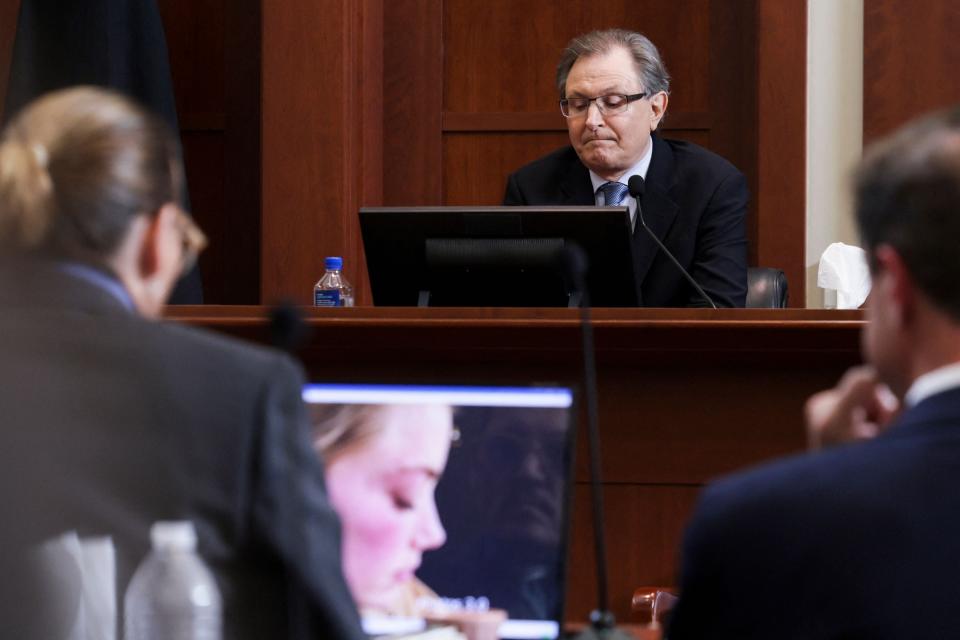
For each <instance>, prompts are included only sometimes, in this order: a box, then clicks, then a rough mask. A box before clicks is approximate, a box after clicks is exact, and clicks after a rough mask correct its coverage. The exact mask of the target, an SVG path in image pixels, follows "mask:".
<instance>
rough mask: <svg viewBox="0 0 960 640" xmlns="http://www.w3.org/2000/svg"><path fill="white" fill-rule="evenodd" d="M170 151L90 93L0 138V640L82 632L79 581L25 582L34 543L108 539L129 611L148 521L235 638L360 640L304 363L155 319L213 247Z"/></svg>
mask: <svg viewBox="0 0 960 640" xmlns="http://www.w3.org/2000/svg"><path fill="white" fill-rule="evenodd" d="M174 140H175V139H174V138H173V137H172V133H171V131H170V130H169V129H168V128H167V126H166V125H165V124H164V123H163V122H161V121H160V120H158V119H157V118H155V117H154V116H151V115H149V114H147V113H145V112H144V111H143V110H142V109H140V108H139V107H138V106H136V105H135V104H133V103H132V102H131V101H129V100H128V99H126V98H123V97H121V96H119V95H117V94H113V93H109V92H106V91H103V90H98V89H92V88H79V89H71V90H66V91H62V92H58V93H54V94H51V95H49V96H47V97H45V98H41V99H40V100H39V101H37V102H34V103H32V104H31V105H29V106H27V107H26V108H25V109H24V110H23V111H22V112H21V113H20V114H19V115H18V116H17V117H16V118H15V119H14V120H13V121H12V122H11V124H10V125H9V126H8V127H7V129H6V130H5V132H4V136H3V138H2V140H0V415H2V417H0V425H2V428H0V505H3V509H4V514H3V517H2V525H0V570H2V575H3V579H2V580H0V629H2V631H0V636H3V637H5V638H6V637H10V638H46V637H50V638H62V637H66V634H65V629H68V628H70V627H71V626H72V624H73V623H74V621H75V620H76V619H77V615H78V614H77V608H76V606H77V605H76V602H77V597H78V593H77V592H76V591H77V590H76V589H75V588H74V589H71V586H73V587H76V586H77V585H76V584H75V583H70V582H69V581H67V580H65V577H66V576H69V575H70V572H69V571H66V572H64V573H63V574H61V575H62V576H63V577H64V578H63V579H59V580H58V581H57V582H58V584H57V586H56V588H55V589H54V590H53V591H49V590H47V591H45V592H42V593H40V594H39V595H38V594H37V593H35V592H31V591H30V590H29V589H28V585H29V584H30V583H29V582H28V581H21V580H18V579H16V578H13V577H11V575H19V574H15V573H13V574H12V573H11V572H10V571H8V569H10V570H16V569H21V570H23V569H24V568H23V567H22V566H18V563H17V562H16V561H17V560H18V558H19V553H18V552H19V550H20V549H23V548H26V547H29V546H32V545H34V544H35V543H36V542H38V541H41V540H45V539H49V538H51V537H53V536H56V535H58V534H60V533H61V532H64V531H67V530H76V531H77V532H78V533H79V534H80V535H82V536H85V535H94V536H111V537H112V538H113V541H114V544H115V546H116V551H117V586H118V589H119V590H120V594H119V595H120V596H121V598H120V602H121V603H122V601H123V600H122V595H123V590H124V589H125V588H126V585H127V583H128V581H129V578H130V576H131V574H132V573H133V570H134V569H135V568H136V565H137V563H138V562H139V561H140V560H141V558H143V557H144V556H145V555H146V553H147V551H148V549H149V544H148V533H149V530H150V526H151V523H153V522H155V521H157V520H180V519H185V520H191V521H193V522H194V524H195V526H196V528H197V533H198V538H199V551H200V553H201V554H202V555H203V557H204V558H205V559H206V560H207V562H208V563H209V565H210V567H211V569H212V570H213V572H214V574H215V576H216V578H217V582H218V584H219V586H220V590H221V591H222V594H223V601H224V638H237V639H239V638H250V639H260V638H322V637H330V638H357V639H359V638H362V637H364V636H363V634H362V632H361V630H360V624H359V616H358V614H357V611H356V608H355V605H354V603H353V601H352V599H351V597H350V593H349V591H348V589H347V586H346V583H345V581H344V578H343V575H342V573H341V566H340V529H339V523H338V520H337V517H336V515H335V514H334V512H333V510H332V509H331V507H330V505H329V503H328V501H327V495H326V491H325V488H324V483H323V470H322V468H321V465H320V462H319V460H318V459H317V457H316V455H315V454H314V452H313V449H312V447H311V444H310V440H309V437H308V432H307V424H306V416H305V410H304V407H303V404H302V402H301V399H300V387H301V374H300V371H299V369H298V367H297V366H296V365H295V364H294V363H293V362H292V361H291V360H290V359H289V358H287V357H286V356H284V355H282V354H280V353H278V352H273V351H270V350H267V349H262V348H256V347H253V346H248V345H244V344H241V343H239V342H236V341H233V340H229V339H226V338H224V337H220V336H216V335H212V334H208V333H205V332H202V331H198V330H192V329H189V328H186V327H182V326H175V325H170V324H166V323H163V322H157V321H156V320H157V318H158V316H159V315H160V313H161V312H162V309H163V304H164V302H165V300H166V299H167V296H168V295H169V293H170V290H171V289H172V287H173V284H174V282H176V279H177V277H178V276H179V274H180V273H182V272H183V270H184V269H186V268H189V265H190V264H191V262H192V260H191V258H192V257H195V255H196V251H197V250H198V249H199V248H200V247H201V245H202V242H203V240H202V238H203V236H202V234H201V233H200V232H199V230H198V229H197V228H196V227H195V226H194V224H193V222H192V221H191V219H190V218H189V216H187V215H186V214H185V213H184V212H183V211H182V210H181V209H180V208H179V206H178V205H177V204H176V200H177V194H178V193H179V186H180V181H181V180H182V179H183V174H182V169H181V165H180V161H179V153H178V149H177V144H176V142H175V141H174ZM28 573H29V572H28ZM74 573H75V572H74ZM48 586H49V585H48ZM57 593H59V594H60V595H61V596H62V598H58V597H56V595H55V594H57ZM40 609H43V611H40ZM34 614H40V615H39V616H38V615H34ZM38 618H39V620H38ZM38 624H40V625H41V626H43V625H46V626H47V627H48V628H47V629H43V630H40V629H37V625H38ZM51 627H52V628H51Z"/></svg>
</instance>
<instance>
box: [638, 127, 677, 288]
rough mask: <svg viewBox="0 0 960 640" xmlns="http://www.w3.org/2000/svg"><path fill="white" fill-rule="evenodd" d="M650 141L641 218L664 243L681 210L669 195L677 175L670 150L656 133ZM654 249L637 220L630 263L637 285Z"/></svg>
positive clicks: (641, 281)
mask: <svg viewBox="0 0 960 640" xmlns="http://www.w3.org/2000/svg"><path fill="white" fill-rule="evenodd" d="M650 141H651V143H652V144H653V157H652V158H651V159H650V167H649V168H648V169H647V177H646V180H644V182H645V185H646V192H645V193H644V196H643V201H642V206H643V219H644V220H645V221H646V223H647V226H648V227H650V230H651V231H653V233H654V234H655V235H656V236H657V238H659V239H660V241H661V242H663V238H664V237H665V236H666V235H667V231H669V230H670V226H671V225H672V224H673V221H674V219H675V218H676V217H677V212H678V211H679V210H680V207H679V205H677V203H676V202H675V201H674V199H673V196H672V190H673V186H674V180H675V177H676V176H675V175H674V163H673V151H672V150H671V149H670V146H669V145H668V144H667V143H666V142H664V141H663V140H661V139H660V137H659V136H656V135H652V136H651V137H650ZM657 251H659V247H657V244H656V243H655V242H654V241H653V238H651V237H650V235H649V234H648V233H647V232H646V231H644V230H643V229H641V228H640V221H639V219H638V220H637V225H636V227H635V228H634V230H633V263H634V269H635V271H636V275H637V285H638V286H640V285H642V284H643V280H644V278H646V276H647V272H648V271H649V270H650V264H651V263H652V262H653V258H654V256H656V254H657Z"/></svg>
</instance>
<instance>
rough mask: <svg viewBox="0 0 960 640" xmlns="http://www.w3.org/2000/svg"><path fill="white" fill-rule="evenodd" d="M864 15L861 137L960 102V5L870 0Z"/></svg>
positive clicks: (866, 139)
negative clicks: (959, 66) (958, 68)
mask: <svg viewBox="0 0 960 640" xmlns="http://www.w3.org/2000/svg"><path fill="white" fill-rule="evenodd" d="M863 13H864V15H863V141H864V143H869V142H871V141H873V140H875V139H877V138H878V137H879V136H882V135H884V134H886V133H889V132H890V131H892V130H893V129H895V128H896V127H898V126H899V125H901V124H903V123H905V122H907V121H908V120H910V119H912V118H915V117H917V116H919V115H921V114H923V113H924V112H927V111H931V110H934V109H941V108H944V107H947V106H950V105H956V104H960V76H958V75H957V67H958V65H960V37H957V34H958V33H960V4H958V3H957V2H955V1H954V0H921V1H919V2H918V1H916V0H869V2H865V3H864V12H863Z"/></svg>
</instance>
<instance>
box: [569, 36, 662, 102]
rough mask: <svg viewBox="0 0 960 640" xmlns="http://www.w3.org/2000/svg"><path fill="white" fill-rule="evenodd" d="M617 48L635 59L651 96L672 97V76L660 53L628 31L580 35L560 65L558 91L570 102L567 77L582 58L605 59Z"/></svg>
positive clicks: (644, 88)
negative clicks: (601, 56)
mask: <svg viewBox="0 0 960 640" xmlns="http://www.w3.org/2000/svg"><path fill="white" fill-rule="evenodd" d="M616 47H623V48H624V49H626V50H627V51H629V52H630V55H631V56H633V63H634V66H635V67H636V70H637V76H638V77H639V80H640V84H641V86H642V88H643V90H644V91H646V92H647V93H648V94H653V93H657V92H659V91H664V92H666V93H670V74H669V73H667V68H666V67H665V66H663V60H661V59H660V52H659V51H658V50H657V47H656V45H654V44H653V43H652V42H650V39H649V38H647V37H646V36H645V35H643V34H642V33H637V32H636V31H627V30H626V29H604V30H602V31H591V32H590V33H585V34H583V35H579V36H577V37H576V38H574V39H573V40H571V41H570V42H568V43H567V46H566V48H565V49H564V50H563V53H562V54H560V62H559V64H557V89H559V90H560V97H561V98H566V97H567V96H566V92H567V76H568V75H570V69H571V68H572V67H573V64H574V63H575V62H576V61H577V60H579V59H580V58H585V57H590V56H596V55H602V54H605V53H608V52H609V51H611V50H612V49H614V48H616Z"/></svg>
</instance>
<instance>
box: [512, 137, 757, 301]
mask: <svg viewBox="0 0 960 640" xmlns="http://www.w3.org/2000/svg"><path fill="white" fill-rule="evenodd" d="M651 141H652V144H653V156H652V158H651V160H650V167H649V169H648V171H647V177H646V180H645V182H646V194H645V195H644V198H643V202H642V206H643V213H644V219H645V220H646V222H647V225H648V226H649V227H650V228H651V229H652V230H653V231H654V233H656V235H657V237H658V238H660V240H661V241H662V242H663V243H664V244H665V245H666V247H667V248H668V249H670V251H671V252H672V253H673V255H674V256H675V257H676V258H677V260H678V261H679V262H680V264H682V265H684V267H685V268H686V269H687V270H688V271H689V272H690V274H691V275H692V276H693V279H694V280H696V282H697V283H698V284H699V285H700V286H701V287H703V290H704V291H705V292H706V293H707V294H708V295H709V296H710V297H711V298H712V299H713V301H714V302H715V303H716V304H717V306H718V307H742V306H744V304H745V303H746V296H747V239H746V238H747V236H746V211H747V204H748V202H749V199H750V196H749V192H748V190H747V183H746V180H745V179H744V177H743V174H741V173H740V172H739V171H738V170H737V169H736V167H734V166H733V165H732V164H730V163H729V162H728V161H726V160H725V159H723V158H721V157H720V156H718V155H716V154H715V153H712V152H710V151H707V150H706V149H704V148H702V147H699V146H697V145H695V144H691V143H688V142H682V141H677V140H665V139H663V138H661V137H659V136H657V135H653V136H651ZM595 202H596V198H595V194H594V193H593V185H592V183H591V182H590V174H589V172H588V170H587V168H586V167H585V166H584V165H583V163H582V162H580V158H579V157H578V156H577V154H576V151H574V149H573V147H569V146H568V147H565V148H563V149H560V150H558V151H555V152H553V153H551V154H549V155H547V156H545V157H543V158H540V159H539V160H536V161H534V162H532V163H530V164H528V165H526V166H524V167H522V168H521V169H519V170H518V171H517V172H515V173H513V174H511V175H510V177H509V178H508V179H507V187H506V193H505V195H504V199H503V203H504V204H506V205H592V204H595ZM633 252H634V270H635V272H636V276H637V283H638V286H639V288H640V291H639V294H640V300H641V306H646V307H685V306H706V304H707V303H706V302H705V301H704V300H703V299H702V298H701V297H700V296H699V295H698V294H697V293H696V291H695V290H694V289H693V288H692V287H690V286H689V284H688V283H687V282H686V280H685V279H684V278H683V276H682V275H681V274H680V273H679V272H678V270H677V268H676V266H675V265H674V264H673V263H671V262H670V260H669V258H667V257H666V256H665V255H660V253H661V252H660V251H659V249H658V247H657V245H656V243H654V241H653V240H652V239H651V238H650V237H649V236H648V235H647V234H646V233H645V232H644V231H643V229H641V228H640V225H639V223H638V224H637V225H636V228H635V229H634V233H633Z"/></svg>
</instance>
